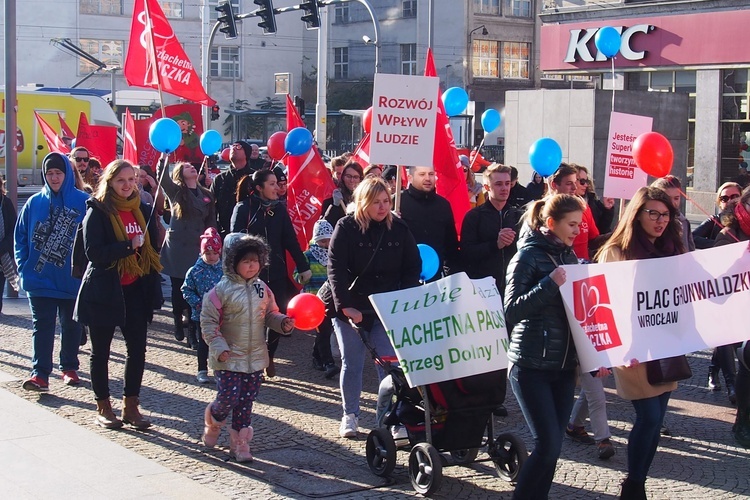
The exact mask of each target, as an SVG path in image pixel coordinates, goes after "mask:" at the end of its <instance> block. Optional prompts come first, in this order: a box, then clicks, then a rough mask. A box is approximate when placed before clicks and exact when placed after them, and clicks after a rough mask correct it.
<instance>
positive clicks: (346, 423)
mask: <svg viewBox="0 0 750 500" xmlns="http://www.w3.org/2000/svg"><path fill="white" fill-rule="evenodd" d="M358 428H359V422H358V419H357V417H356V416H355V415H354V413H348V414H346V415H344V418H342V419H341V426H340V427H339V435H340V436H341V437H343V438H353V437H357V429H358Z"/></svg>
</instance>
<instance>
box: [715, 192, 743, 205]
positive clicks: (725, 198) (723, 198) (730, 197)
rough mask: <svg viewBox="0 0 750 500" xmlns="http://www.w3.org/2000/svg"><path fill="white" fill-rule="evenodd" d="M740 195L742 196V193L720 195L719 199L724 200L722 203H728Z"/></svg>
mask: <svg viewBox="0 0 750 500" xmlns="http://www.w3.org/2000/svg"><path fill="white" fill-rule="evenodd" d="M739 197H740V195H738V194H732V195H729V196H726V195H725V196H719V201H720V202H722V203H728V202H730V201H732V200H736V199H737V198H739Z"/></svg>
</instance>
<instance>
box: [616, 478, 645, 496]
mask: <svg viewBox="0 0 750 500" xmlns="http://www.w3.org/2000/svg"><path fill="white" fill-rule="evenodd" d="M620 500H646V482H645V481H633V480H632V479H630V478H625V481H623V482H622V489H621V490H620Z"/></svg>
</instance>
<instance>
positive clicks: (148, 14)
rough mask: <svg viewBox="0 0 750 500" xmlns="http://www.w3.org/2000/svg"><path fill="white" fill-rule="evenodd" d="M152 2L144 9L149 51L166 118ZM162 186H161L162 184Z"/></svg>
mask: <svg viewBox="0 0 750 500" xmlns="http://www.w3.org/2000/svg"><path fill="white" fill-rule="evenodd" d="M149 1H150V0H144V2H143V9H144V12H145V13H146V29H148V39H149V42H150V43H149V45H150V47H149V49H150V50H151V59H152V61H153V62H154V71H155V73H156V86H157V88H158V90H159V105H160V107H161V117H162V118H166V117H167V112H166V111H165V110H164V92H163V91H162V88H161V74H160V73H159V60H158V59H157V58H156V44H155V43H154V24H153V23H152V22H151V9H149V6H148V2H149ZM160 185H161V184H160Z"/></svg>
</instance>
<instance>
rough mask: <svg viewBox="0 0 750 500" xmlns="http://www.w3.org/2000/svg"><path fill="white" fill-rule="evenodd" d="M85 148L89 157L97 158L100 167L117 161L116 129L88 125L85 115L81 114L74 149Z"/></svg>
mask: <svg viewBox="0 0 750 500" xmlns="http://www.w3.org/2000/svg"><path fill="white" fill-rule="evenodd" d="M78 146H82V147H84V148H86V149H87V150H88V152H89V154H90V155H91V156H93V157H94V158H97V159H98V160H99V161H100V162H101V164H102V167H106V166H107V165H109V163H110V162H112V161H114V160H116V159H117V127H108V126H105V125H89V121H88V119H87V118H86V114H85V113H83V112H81V119H80V120H79V121H78V133H77V134H76V147H78Z"/></svg>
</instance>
